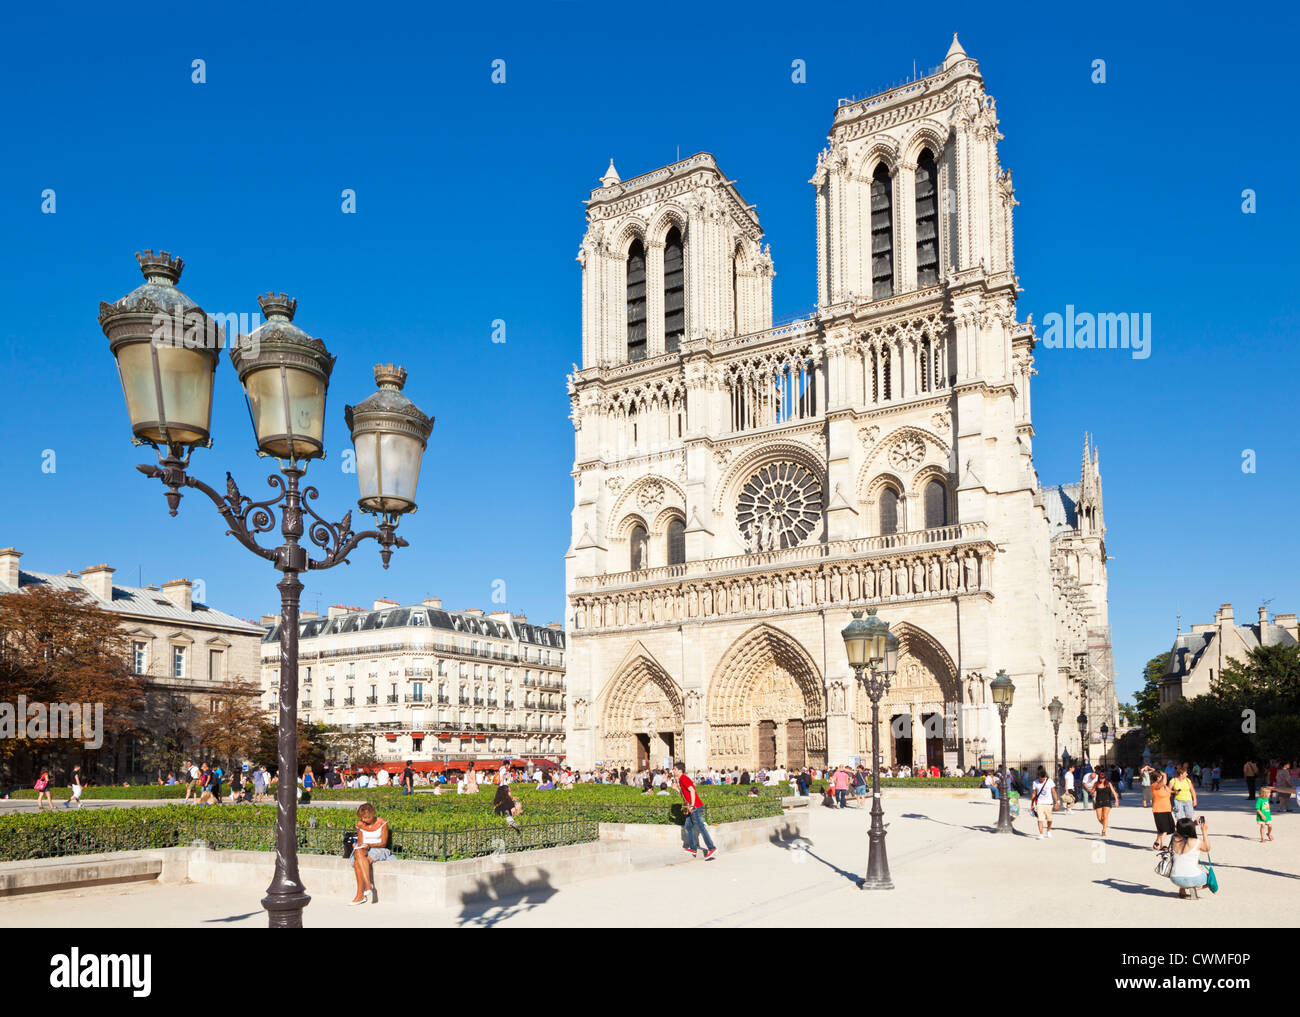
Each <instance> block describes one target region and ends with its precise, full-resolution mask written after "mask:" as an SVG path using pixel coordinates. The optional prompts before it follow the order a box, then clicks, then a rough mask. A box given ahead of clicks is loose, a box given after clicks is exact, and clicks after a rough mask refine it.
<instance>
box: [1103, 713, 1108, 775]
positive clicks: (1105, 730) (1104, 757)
mask: <svg viewBox="0 0 1300 1017" xmlns="http://www.w3.org/2000/svg"><path fill="white" fill-rule="evenodd" d="M1109 733H1110V728H1108V727H1107V726H1106V722H1105V721H1104V720H1103V721H1102V722H1101V769H1102V772H1103V773H1105V772H1106V735H1107V734H1109Z"/></svg>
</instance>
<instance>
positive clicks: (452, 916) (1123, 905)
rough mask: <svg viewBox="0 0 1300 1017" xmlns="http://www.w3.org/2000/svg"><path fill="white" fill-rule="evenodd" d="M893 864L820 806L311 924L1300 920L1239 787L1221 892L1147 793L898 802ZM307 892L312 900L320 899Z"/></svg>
mask: <svg viewBox="0 0 1300 1017" xmlns="http://www.w3.org/2000/svg"><path fill="white" fill-rule="evenodd" d="M886 811H887V815H886V820H887V822H888V823H889V838H888V846H889V853H890V866H891V869H892V873H893V877H894V881H895V884H896V889H894V890H893V891H891V892H864V891H861V890H859V889H858V888H857V887H856V885H855V882H856V880H857V879H858V878H859V877H860V876H861V874H862V873H863V872H864V871H865V869H866V862H867V837H866V834H867V827H868V822H869V813H868V812H867V811H866V810H865V809H864V810H861V811H859V810H856V809H853V808H850V809H847V810H844V811H840V810H831V809H825V808H822V807H820V806H816V805H814V806H813V807H812V808H811V809H810V815H809V826H808V829H809V835H808V836H807V837H806V838H804V840H803V841H802V842H795V843H773V844H770V845H764V846H760V847H754V848H749V849H746V850H741V851H735V852H732V853H730V854H724V853H722V852H719V854H718V857H717V858H716V859H715V860H714V861H712V862H705V861H703V860H699V861H692V860H691V859H689V858H688V857H687V856H686V855H685V854H684V853H682V852H679V851H675V850H674V851H671V852H664V851H657V852H647V853H646V854H645V855H644V856H643V857H642V858H640V859H639V868H638V870H637V871H635V872H632V873H630V874H627V875H622V876H616V877H610V878H605V879H593V880H591V881H588V882H583V883H579V884H577V885H574V886H568V887H565V888H563V889H552V888H542V889H540V890H538V891H535V892H533V893H531V894H529V895H528V896H525V897H521V898H515V899H508V900H501V901H497V902H492V901H477V902H474V903H472V904H466V905H464V906H462V907H457V908H448V909H442V910H430V909H428V908H424V907H415V906H410V905H403V904H402V902H401V901H400V900H396V899H394V900H385V901H383V902H381V903H379V904H376V905H367V906H361V907H355V908H354V907H347V906H346V901H345V900H342V899H327V898H325V897H323V896H317V897H315V898H314V899H313V901H312V903H311V906H310V907H309V908H308V910H307V913H306V924H307V925H308V926H313V927H341V928H348V927H362V928H371V927H375V928H379V927H385V928H393V927H435V928H436V927H441V928H448V927H474V926H495V925H501V926H510V927H514V926H518V927H575V926H617V927H637V926H650V927H690V926H728V927H730V926H830V927H845V926H861V925H873V926H899V927H914V926H918V925H926V926H929V925H936V924H944V925H951V926H954V927H955V926H963V925H969V926H1055V925H1061V924H1069V925H1074V926H1096V927H1114V926H1125V925H1127V926H1133V927H1147V928H1150V927H1171V926H1173V925H1175V924H1176V925H1178V926H1183V927H1187V926H1228V927H1232V926H1236V927H1250V926H1259V925H1261V924H1262V925H1268V926H1273V925H1286V926H1294V925H1297V924H1300V911H1298V910H1297V909H1296V908H1295V907H1294V900H1295V899H1296V891H1297V890H1298V889H1300V885H1298V884H1297V882H1296V880H1300V813H1295V812H1293V813H1291V814H1290V815H1277V814H1275V821H1276V822H1275V836H1276V838H1277V839H1276V840H1275V841H1274V842H1272V843H1267V844H1260V843H1259V841H1258V832H1257V830H1256V825H1255V821H1254V812H1253V809H1252V807H1251V804H1250V803H1249V802H1248V801H1247V799H1246V797H1245V795H1244V793H1243V792H1242V790H1240V789H1234V788H1232V787H1231V786H1230V785H1229V786H1226V788H1225V791H1224V792H1221V793H1205V794H1203V795H1202V797H1201V808H1200V809H1199V810H1198V812H1199V813H1201V814H1203V815H1205V816H1206V818H1207V820H1208V823H1209V829H1210V843H1211V847H1212V848H1213V855H1212V857H1213V861H1214V864H1215V870H1216V872H1217V874H1218V877H1219V884H1220V887H1221V890H1220V892H1219V894H1217V895H1212V894H1210V893H1208V892H1202V894H1201V899H1200V900H1199V901H1182V900H1179V899H1178V897H1177V894H1176V892H1175V891H1174V890H1173V888H1172V886H1171V884H1170V883H1169V882H1168V880H1165V879H1162V878H1160V877H1158V876H1156V874H1155V873H1154V871H1153V866H1154V863H1155V853H1154V852H1153V851H1152V850H1151V844H1152V841H1153V840H1154V832H1153V827H1152V822H1151V814H1150V811H1149V810H1147V809H1145V808H1143V807H1142V805H1141V796H1140V794H1138V793H1136V792H1133V793H1129V794H1126V795H1125V797H1124V804H1123V805H1121V806H1120V807H1118V808H1117V809H1115V811H1114V813H1113V814H1112V821H1111V831H1110V832H1111V837H1110V838H1109V839H1108V840H1106V841H1102V840H1101V839H1100V838H1099V837H1098V836H1097V833H1098V824H1097V821H1096V819H1095V817H1094V815H1093V813H1092V812H1090V811H1089V812H1083V811H1080V810H1078V809H1076V810H1075V811H1074V812H1072V813H1070V814H1069V815H1059V816H1058V826H1057V828H1056V831H1055V833H1054V836H1053V837H1052V838H1051V839H1047V840H1037V839H1035V838H1034V837H1033V836H1032V835H1031V834H1032V833H1033V832H1034V831H1035V829H1036V827H1035V826H1034V824H1033V823H1032V821H1031V820H1030V819H1029V818H1028V817H1027V816H1022V817H1021V818H1020V819H1019V820H1017V822H1016V826H1017V830H1018V834H1017V835H1016V836H1014V837H1009V836H996V835H994V834H993V833H992V832H991V831H992V828H993V825H994V824H995V823H996V821H997V803H996V802H993V801H991V800H990V801H985V800H981V801H970V800H959V799H921V798H916V797H913V798H902V797H898V798H889V799H887V800H886ZM311 889H312V888H311V887H310V886H308V891H309V892H310V891H311ZM259 898H260V894H258V893H255V892H248V891H246V890H232V889H229V888H225V887H217V886H207V885H183V886H156V885H141V886H138V887H134V888H107V889H102V890H87V891H65V892H61V893H52V894H42V895H38V896H32V897H30V898H22V897H19V898H14V899H11V900H8V901H5V902H0V922H3V924H4V925H7V926H37V927H117V926H123V927H131V926H177V927H206V926H247V927H259V928H260V927H263V926H264V925H265V924H266V918H265V915H264V913H263V912H262V910H261V907H260V906H259V903H258V901H259Z"/></svg>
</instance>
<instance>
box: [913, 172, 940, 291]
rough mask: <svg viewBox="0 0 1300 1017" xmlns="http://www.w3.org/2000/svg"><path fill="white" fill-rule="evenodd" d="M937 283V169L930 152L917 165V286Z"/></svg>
mask: <svg viewBox="0 0 1300 1017" xmlns="http://www.w3.org/2000/svg"><path fill="white" fill-rule="evenodd" d="M938 282H939V168H938V167H937V166H935V164H934V156H932V155H931V154H930V153H929V151H925V152H922V153H921V158H920V159H919V160H918V161H917V164H916V285H917V286H918V287H921V288H924V287H926V286H934V285H936V284H937V283H938Z"/></svg>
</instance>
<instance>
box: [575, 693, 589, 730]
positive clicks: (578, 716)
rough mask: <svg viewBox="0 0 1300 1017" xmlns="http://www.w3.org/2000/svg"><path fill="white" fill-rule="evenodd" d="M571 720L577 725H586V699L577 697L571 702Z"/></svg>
mask: <svg viewBox="0 0 1300 1017" xmlns="http://www.w3.org/2000/svg"><path fill="white" fill-rule="evenodd" d="M573 722H574V724H575V725H576V726H577V727H586V726H587V701H586V700H585V699H579V700H578V701H577V702H576V703H574V704H573Z"/></svg>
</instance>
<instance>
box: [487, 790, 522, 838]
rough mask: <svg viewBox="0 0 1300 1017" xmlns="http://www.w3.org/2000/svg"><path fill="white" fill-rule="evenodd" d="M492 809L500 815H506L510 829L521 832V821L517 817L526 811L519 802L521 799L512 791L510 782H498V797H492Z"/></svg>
mask: <svg viewBox="0 0 1300 1017" xmlns="http://www.w3.org/2000/svg"><path fill="white" fill-rule="evenodd" d="M492 811H493V812H495V813H496V814H497V815H498V816H502V817H504V819H505V821H506V824H507V825H508V826H509V827H510V829H512V830H514V831H515V832H516V833H519V832H520V830H519V823H518V822H517V821H516V820H515V817H516V816H517V815H519V813H521V812H523V811H524V807H523V806H522V805H520V804H519V800H518V799H517V798H515V796H514V795H512V794H511V793H510V785H509V784H498V785H497V793H496V797H495V798H493V799H492Z"/></svg>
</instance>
